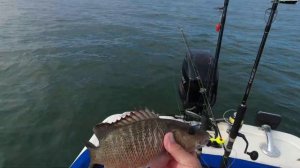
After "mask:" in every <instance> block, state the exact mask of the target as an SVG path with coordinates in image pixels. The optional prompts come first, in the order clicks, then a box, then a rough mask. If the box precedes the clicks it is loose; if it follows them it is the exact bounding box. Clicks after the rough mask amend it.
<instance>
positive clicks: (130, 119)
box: [112, 109, 158, 127]
mask: <svg viewBox="0 0 300 168" xmlns="http://www.w3.org/2000/svg"><path fill="white" fill-rule="evenodd" d="M152 118H158V115H157V114H155V113H154V112H153V111H150V110H148V109H145V110H139V111H132V112H130V114H129V115H127V116H125V117H124V118H121V119H120V120H117V121H116V122H114V123H112V124H113V125H114V126H115V127H119V126H125V125H129V124H132V123H135V122H137V121H142V120H147V119H152Z"/></svg>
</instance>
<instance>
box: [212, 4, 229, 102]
mask: <svg viewBox="0 0 300 168" xmlns="http://www.w3.org/2000/svg"><path fill="white" fill-rule="evenodd" d="M228 4H229V0H224V6H223V8H221V9H222V17H221V23H219V24H218V25H217V26H219V27H220V31H219V35H218V42H217V46H216V51H215V60H214V69H213V71H212V73H211V74H210V76H209V81H214V80H213V79H214V78H215V77H216V75H217V69H218V62H219V57H220V51H221V46H222V38H223V32H224V28H225V23H226V16H227V8H228ZM214 85H215V84H212V85H209V89H208V90H209V91H210V90H211V89H212V88H211V86H214ZM211 101H212V97H211ZM214 101H215V100H214Z"/></svg>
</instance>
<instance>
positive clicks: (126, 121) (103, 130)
mask: <svg viewBox="0 0 300 168" xmlns="http://www.w3.org/2000/svg"><path fill="white" fill-rule="evenodd" d="M153 118H158V115H157V114H155V113H154V112H153V111H150V110H148V109H145V110H138V111H132V112H130V113H129V114H128V115H126V116H125V117H123V118H121V119H120V120H117V121H115V122H113V123H99V124H97V125H96V126H95V127H94V128H93V131H94V133H95V135H96V136H97V138H98V139H99V140H100V139H102V138H103V137H105V136H106V135H107V133H109V132H110V131H112V130H114V129H116V128H118V127H122V126H125V125H130V124H132V123H135V122H137V121H142V120H147V119H153Z"/></svg>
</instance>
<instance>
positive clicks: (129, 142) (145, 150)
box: [86, 109, 209, 168]
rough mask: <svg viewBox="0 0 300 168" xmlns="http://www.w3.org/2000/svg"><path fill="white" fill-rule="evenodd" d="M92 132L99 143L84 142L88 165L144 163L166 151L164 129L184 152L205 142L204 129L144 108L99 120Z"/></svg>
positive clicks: (133, 166) (134, 167)
mask: <svg viewBox="0 0 300 168" xmlns="http://www.w3.org/2000/svg"><path fill="white" fill-rule="evenodd" d="M93 132H94V133H95V135H96V137H97V139H98V140H99V146H95V145H94V144H92V143H91V142H87V143H86V147H87V148H88V150H89V151H90V158H91V161H90V167H92V166H93V165H104V167H105V168H141V167H148V165H149V163H150V162H151V161H153V160H155V159H156V158H157V157H159V156H160V154H162V153H164V152H166V151H165V149H164V145H163V139H164V135H165V134H166V133H168V132H172V133H173V135H174V139H175V141H176V142H177V143H178V144H179V145H181V146H182V147H183V148H184V149H185V150H186V151H188V152H194V151H195V150H197V149H199V148H201V147H202V146H205V145H206V144H207V143H208V142H209V134H208V133H207V132H206V131H201V130H200V129H195V127H192V126H190V124H188V123H184V122H181V121H177V120H171V119H161V118H159V116H158V115H157V114H155V113H154V112H153V111H150V110H148V109H145V110H138V111H132V112H130V114H129V115H127V116H125V117H123V118H121V119H120V120H117V121H116V122H114V123H99V124H97V125H96V126H95V127H94V128H93Z"/></svg>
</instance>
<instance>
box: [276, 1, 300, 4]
mask: <svg viewBox="0 0 300 168" xmlns="http://www.w3.org/2000/svg"><path fill="white" fill-rule="evenodd" d="M297 2H298V0H279V3H285V4H296V3H297Z"/></svg>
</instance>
